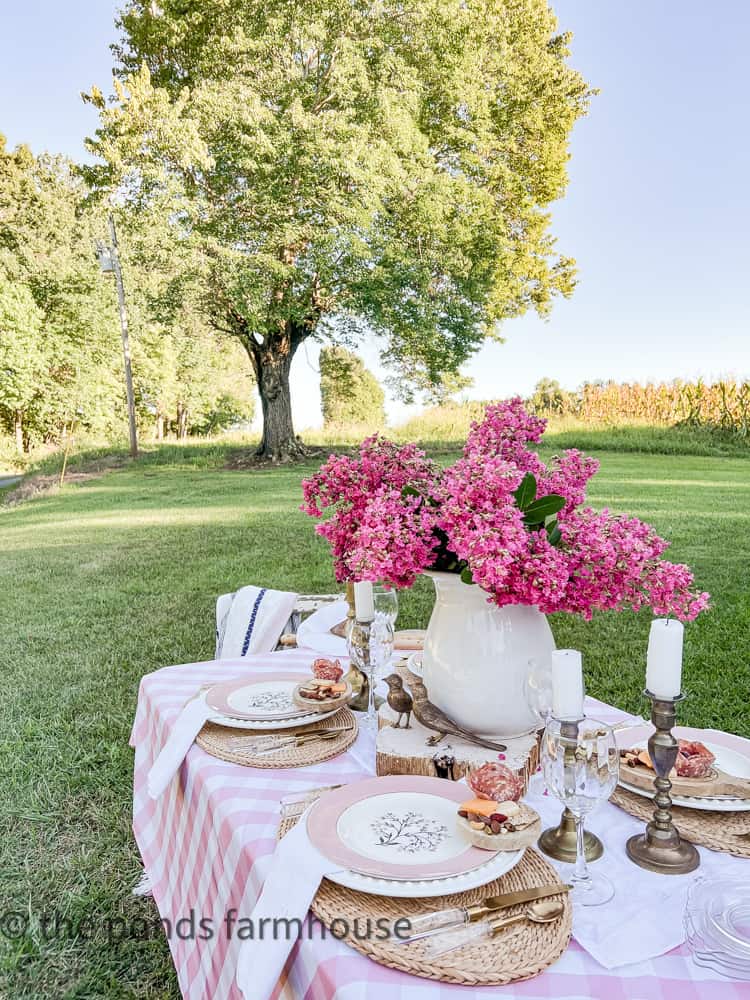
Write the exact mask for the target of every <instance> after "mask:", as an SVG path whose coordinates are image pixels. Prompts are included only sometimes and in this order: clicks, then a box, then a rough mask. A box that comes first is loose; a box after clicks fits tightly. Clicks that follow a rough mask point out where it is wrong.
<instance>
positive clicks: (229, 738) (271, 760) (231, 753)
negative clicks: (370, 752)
mask: <svg viewBox="0 0 750 1000" xmlns="http://www.w3.org/2000/svg"><path fill="white" fill-rule="evenodd" d="M310 729H329V730H330V729H343V730H346V731H345V732H342V733H340V734H339V735H338V736H336V737H335V738H332V739H324V740H313V741H311V742H310V743H305V744H304V745H303V746H300V747H296V746H294V745H292V746H289V747H282V748H280V749H279V750H276V751H275V752H274V753H269V754H258V753H257V752H254V751H253V749H252V746H251V744H252V741H253V740H257V739H258V737H264V736H268V735H270V731H269V730H263V731H262V732H249V731H248V730H246V729H230V728H229V727H228V726H218V725H216V724H215V723H213V722H207V723H206V725H205V726H204V727H203V729H202V730H201V731H200V734H199V735H198V738H197V740H196V741H195V742H196V743H197V744H198V746H199V747H202V748H203V749H204V750H205V751H206V753H210V754H211V756H212V757H218V758H219V759H220V760H228V761H230V763H232V764H244V765H245V767H266V768H269V767H308V766H309V765H310V764H319V763H320V762H321V761H324V760H330V759H331V758H332V757H337V756H338V755H339V754H340V753H343V752H344V750H348V748H349V747H350V746H351V745H352V743H354V741H355V740H356V738H357V731H358V725H357V719H356V716H355V715H354V713H353V712H352V711H351V710H350V709H348V708H342V709H340V710H339V711H338V712H336V714H335V715H331V716H329V717H328V718H327V719H322V720H321V721H320V722H314V723H312V724H310V723H308V724H307V725H306V726H296V727H295V728H294V729H283V730H277V731H276V732H275V733H274V734H273V735H278V736H294V735H300V736H302V735H304V734H305V733H307V732H309V731H310Z"/></svg>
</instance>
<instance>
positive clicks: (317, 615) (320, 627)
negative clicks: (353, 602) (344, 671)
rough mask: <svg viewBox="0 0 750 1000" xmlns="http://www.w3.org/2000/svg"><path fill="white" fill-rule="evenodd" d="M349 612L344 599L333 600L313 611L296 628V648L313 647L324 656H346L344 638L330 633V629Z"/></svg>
mask: <svg viewBox="0 0 750 1000" xmlns="http://www.w3.org/2000/svg"><path fill="white" fill-rule="evenodd" d="M348 613H349V605H348V604H347V603H346V601H335V602H334V603H333V604H326V605H324V606H323V607H322V608H318V610H317V611H314V612H313V613H312V614H311V615H310V617H309V618H306V619H305V620H304V621H303V622H302V623H301V624H300V627H299V628H298V629H297V648H298V649H314V650H315V652H316V653H324V654H325V655H326V656H346V655H347V652H348V650H347V648H346V639H341V638H340V637H339V636H337V635H331V633H330V629H331V628H332V627H333V626H334V625H338V624H339V622H342V621H343V620H344V619H345V618H346V616H347V614H348Z"/></svg>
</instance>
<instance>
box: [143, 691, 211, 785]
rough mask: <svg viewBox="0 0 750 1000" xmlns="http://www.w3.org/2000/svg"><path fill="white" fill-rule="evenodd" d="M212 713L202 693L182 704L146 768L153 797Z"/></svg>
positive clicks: (176, 769)
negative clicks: (182, 706) (160, 745)
mask: <svg viewBox="0 0 750 1000" xmlns="http://www.w3.org/2000/svg"><path fill="white" fill-rule="evenodd" d="M213 714H214V712H213V710H212V709H210V708H209V707H208V705H207V704H206V699H205V698H203V697H199V698H193V700H192V701H189V702H188V703H187V705H185V707H184V708H183V710H182V711H181V712H180V714H179V716H178V717H177V720H176V722H175V724H174V726H173V727H172V732H171V733H170V734H169V737H168V739H167V742H166V743H165V744H164V746H163V747H162V748H161V751H160V752H159V756H158V757H157V758H156V760H155V761H154V763H153V764H152V765H151V770H150V771H149V772H148V777H147V779H146V788H147V790H148V794H149V795H150V796H151V798H152V799H158V798H159V796H160V795H161V793H162V792H163V791H164V790H165V789H166V788H167V787H168V786H169V783H170V781H171V780H172V778H173V777H174V776H175V774H176V773H177V771H179V769H180V764H182V762H183V760H184V759H185V756H186V755H187V752H188V750H189V749H190V747H191V746H192V745H193V743H195V738H196V736H197V735H198V733H199V732H200V731H201V729H202V728H203V726H204V724H205V723H206V722H207V721H208V719H209V718H210V716H211V715H213Z"/></svg>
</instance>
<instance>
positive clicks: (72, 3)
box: [0, 0, 750, 429]
mask: <svg viewBox="0 0 750 1000" xmlns="http://www.w3.org/2000/svg"><path fill="white" fill-rule="evenodd" d="M2 6H3V8H4V9H3V10H2V13H0V132H3V133H5V135H6V136H7V138H8V141H9V144H10V145H11V146H12V145H15V144H16V143H19V142H26V143H28V144H29V145H30V146H31V147H32V149H33V150H34V151H35V152H41V151H42V150H44V149H48V150H50V151H54V152H62V153H66V154H68V155H70V156H72V157H74V158H77V159H81V158H82V157H83V156H84V150H83V138H84V137H85V136H86V135H87V134H90V133H91V132H92V131H93V129H94V128H95V127H96V114H95V112H94V111H93V109H91V108H90V107H88V106H85V105H84V104H83V103H82V101H81V99H80V92H81V91H82V90H86V89H88V88H89V87H90V86H91V85H92V84H94V83H96V84H98V85H99V86H100V87H101V88H102V89H103V90H104V91H105V92H109V82H110V80H111V65H112V60H111V55H110V52H109V44H110V43H111V42H112V41H113V40H114V38H115V34H116V33H115V29H114V23H113V16H114V11H115V9H116V7H117V6H118V4H117V3H115V2H110V0H65V2H64V3H60V0H24V2H23V3H19V4H11V3H10V2H9V0H4V2H3V4H2ZM552 6H553V7H554V9H555V11H556V13H557V15H558V19H559V21H560V26H561V28H563V29H565V30H570V31H572V32H573V36H574V37H573V43H572V50H573V54H572V58H571V64H572V65H573V66H575V67H576V68H577V69H578V70H579V71H580V72H582V73H583V75H584V77H585V78H586V80H587V81H588V82H589V83H590V84H591V85H592V86H595V87H598V88H599V89H600V94H599V95H598V96H597V97H595V98H594V100H593V102H592V106H591V109H590V112H589V114H588V116H587V117H586V118H584V119H583V120H581V121H580V122H578V124H577V125H576V127H575V130H574V133H573V137H572V141H571V161H570V168H569V170H570V183H569V186H568V189H567V192H566V194H565V197H564V198H563V199H562V200H560V201H559V202H557V203H556V204H555V205H554V206H552V215H553V223H552V232H553V234H554V235H555V236H556V237H557V239H558V248H559V250H560V252H561V253H564V254H566V255H568V256H572V257H574V258H575V259H576V260H577V262H578V269H579V284H578V287H577V288H576V290H575V292H574V294H573V296H572V298H571V299H569V300H558V301H557V302H556V304H555V306H554V308H553V311H552V315H551V317H550V318H549V319H547V320H541V319H539V318H538V317H537V316H535V315H533V314H529V315H526V316H523V317H520V318H518V319H514V320H511V321H509V322H508V323H506V324H505V326H504V328H503V335H504V337H505V343H503V344H495V343H493V344H487V345H485V346H484V347H483V348H482V349H481V351H480V352H479V353H478V354H477V355H476V356H475V357H474V359H473V360H472V361H471V363H470V364H469V365H468V366H467V368H466V374H468V375H470V376H471V377H473V378H474V384H473V386H472V388H471V389H470V390H468V392H467V393H466V395H467V396H469V397H471V398H475V399H489V398H498V397H503V396H509V395H513V394H515V393H520V394H521V395H526V394H528V393H530V391H531V390H532V388H533V386H534V384H535V383H536V382H537V381H538V380H539V379H540V378H542V377H544V376H547V377H550V378H556V379H558V381H560V382H561V383H562V385H563V386H565V387H566V388H569V389H573V388H575V387H576V386H577V385H579V384H580V383H581V382H583V381H586V380H593V379H608V378H613V379H616V380H618V381H633V380H640V381H646V380H661V379H671V378H677V377H681V378H692V377H697V376H702V377H704V378H712V377H721V376H727V375H729V376H731V375H739V376H748V375H750V346H749V343H748V334H749V333H750V322H749V320H750V294H749V292H750V287H749V286H750V282H749V281H748V275H749V273H750V260H749V257H750V254H749V252H748V246H749V242H748V238H749V237H748V234H749V233H750V199H749V198H748V178H750V128H749V127H748V126H749V125H750V114H749V113H748V109H749V108H750V73H748V70H747V65H748V63H747V47H746V45H747V37H748V35H749V34H750V3H747V2H746V0H722V2H720V3H716V4H709V3H706V2H705V0H658V2H653V0H629V2H628V3H623V2H622V0H556V2H553V4H552ZM362 356H363V357H364V359H365V361H366V362H367V363H368V364H369V365H370V366H371V367H373V369H374V370H375V372H376V374H378V375H379V376H381V377H382V375H383V372H382V371H381V370H380V369H379V367H378V362H377V354H376V352H375V351H374V350H373V348H372V346H371V345H366V346H365V347H364V349H363V351H362ZM292 393H293V400H294V412H295V421H296V424H297V427H298V428H299V429H302V428H304V427H310V426H314V425H316V424H319V423H320V419H321V418H320V406H319V403H320V399H319V390H318V375H317V347H316V346H315V345H311V344H309V343H308V345H307V349H306V350H304V349H303V350H302V351H300V352H299V353H298V355H297V358H296V359H295V362H294V366H293V369H292ZM387 409H388V414H389V417H390V418H391V419H392V420H393V421H398V420H400V419H403V418H404V417H405V416H407V415H408V413H409V412H410V411H409V410H408V409H407V408H405V407H403V406H402V405H401V404H399V403H397V402H396V401H394V400H390V399H389V401H388V406H387Z"/></svg>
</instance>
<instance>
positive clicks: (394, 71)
mask: <svg viewBox="0 0 750 1000" xmlns="http://www.w3.org/2000/svg"><path fill="white" fill-rule="evenodd" d="M120 25H121V29H122V39H121V42H120V44H119V46H117V47H116V55H117V67H116V70H117V74H118V77H119V80H118V82H117V86H116V93H115V95H114V97H113V99H112V100H111V101H106V100H105V98H104V97H103V96H102V94H101V92H100V91H99V90H96V89H94V90H93V91H92V92H91V94H90V95H89V97H90V100H92V101H93V102H94V103H96V104H97V106H98V107H99V108H100V112H101V122H100V128H99V129H98V131H97V134H96V136H95V137H94V138H93V139H92V140H91V141H90V149H91V151H92V152H93V153H95V154H96V155H97V156H98V157H99V158H100V161H101V162H100V164H99V165H98V167H97V168H95V169H94V170H92V171H91V174H90V176H91V179H92V180H93V182H94V183H95V184H97V185H98V186H99V187H100V188H101V189H104V190H114V189H116V190H118V192H119V194H120V196H121V197H122V198H123V199H124V201H125V203H126V205H128V206H130V208H131V209H132V210H133V211H134V212H144V211H149V210H152V209H153V206H154V205H162V206H169V210H168V218H169V225H170V227H171V230H172V238H173V239H174V241H175V243H176V244H178V245H180V246H181V248H182V250H183V252H184V254H185V257H184V259H185V261H186V262H187V261H189V263H190V270H191V274H192V275H193V277H194V280H195V287H196V289H197V290H198V295H199V298H200V301H201V303H202V306H203V308H204V310H205V312H206V315H207V316H209V317H210V319H211V322H212V323H213V324H214V326H215V327H216V328H217V329H220V330H223V331H226V332H228V333H230V334H232V335H233V336H235V337H236V338H237V339H238V340H239V342H240V343H241V344H242V346H243V347H244V349H245V350H246V352H247V354H248V355H249V357H250V360H251V363H252V365H253V368H254V371H255V374H256V378H257V381H258V387H259V391H260V395H261V401H262V404H263V415H264V440H263V443H262V445H261V452H262V453H263V454H264V455H266V456H268V457H271V458H281V457H284V456H286V455H289V454H294V453H295V452H296V451H297V450H298V443H297V440H296V438H295V436H294V432H293V427H292V419H291V404H290V398H289V368H290V365H291V361H292V358H293V357H294V353H295V351H296V350H297V348H298V347H299V345H300V344H301V343H302V342H303V341H304V340H305V339H306V338H307V337H309V336H313V335H316V334H322V333H326V334H327V335H328V336H332V337H334V338H335V337H336V336H337V335H338V332H339V331H340V330H341V328H342V326H344V325H345V326H346V328H347V329H348V330H349V331H355V332H357V331H358V332H359V333H360V334H363V333H364V332H366V331H369V332H370V333H372V334H373V335H375V336H377V337H379V338H381V343H382V346H383V355H384V358H385V361H386V362H387V363H388V364H389V365H391V366H392V368H394V369H395V371H396V372H397V373H398V374H399V377H400V380H401V383H402V384H403V385H404V387H405V388H406V389H407V391H408V387H409V386H410V385H413V384H414V383H415V381H416V382H418V383H420V384H421V385H422V386H424V385H426V386H430V385H433V386H437V385H439V384H440V383H441V381H442V380H443V379H444V377H445V375H446V373H447V374H451V373H453V374H455V373H456V372H457V371H458V369H459V368H460V366H461V364H462V363H463V362H465V361H466V360H467V359H468V358H469V357H470V356H471V354H472V353H473V352H474V351H476V350H477V348H478V347H479V345H480V344H481V342H482V340H483V339H484V338H485V337H487V336H497V335H498V324H499V323H500V322H501V321H502V320H505V319H507V318H509V317H512V316H516V315H518V314H519V313H522V312H523V311H524V310H526V309H528V308H534V309H536V310H538V311H539V312H541V313H544V312H546V311H547V310H548V309H549V308H550V304H551V301H552V299H553V297H554V296H555V295H556V294H564V295H566V294H569V293H570V292H571V290H572V288H573V285H574V273H575V272H574V264H573V261H572V260H571V259H570V258H569V257H567V256H565V255H563V254H561V253H559V252H558V251H557V250H556V248H555V241H554V239H553V238H552V236H551V235H550V233H549V222H550V218H549V212H548V209H547V206H548V205H549V203H550V202H552V201H553V200H554V199H556V198H559V197H560V196H561V195H562V193H563V191H564V189H565V184H566V161H567V158H568V137H569V134H570V130H571V128H572V126H573V124H574V122H575V120H576V119H577V118H578V117H579V116H580V115H582V114H584V113H585V110H586V107H587V102H588V99H589V96H590V93H591V92H590V89H589V87H588V86H587V84H586V83H585V81H584V80H583V79H582V78H581V76H580V75H579V74H578V73H577V72H575V71H574V70H573V69H571V68H570V67H569V66H568V64H567V57H568V36H567V35H565V34H560V33H558V31H557V26H556V21H555V18H554V15H553V14H552V12H551V11H550V9H549V8H548V6H547V3H546V0H414V2H412V3H410V4H409V5H406V6H405V5H403V4H402V3H400V2H398V3H396V2H391V0H383V2H380V3H377V4H374V3H372V2H371V0H327V2H326V3H325V4H320V3H318V2H317V0H294V2H292V0H274V2H268V0H263V2H261V0H160V2H159V3H158V4H156V3H153V2H152V0H130V2H128V3H127V4H126V5H125V8H124V11H123V13H122V15H121V21H120ZM342 318H345V319H346V324H342V323H341V320H342Z"/></svg>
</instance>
